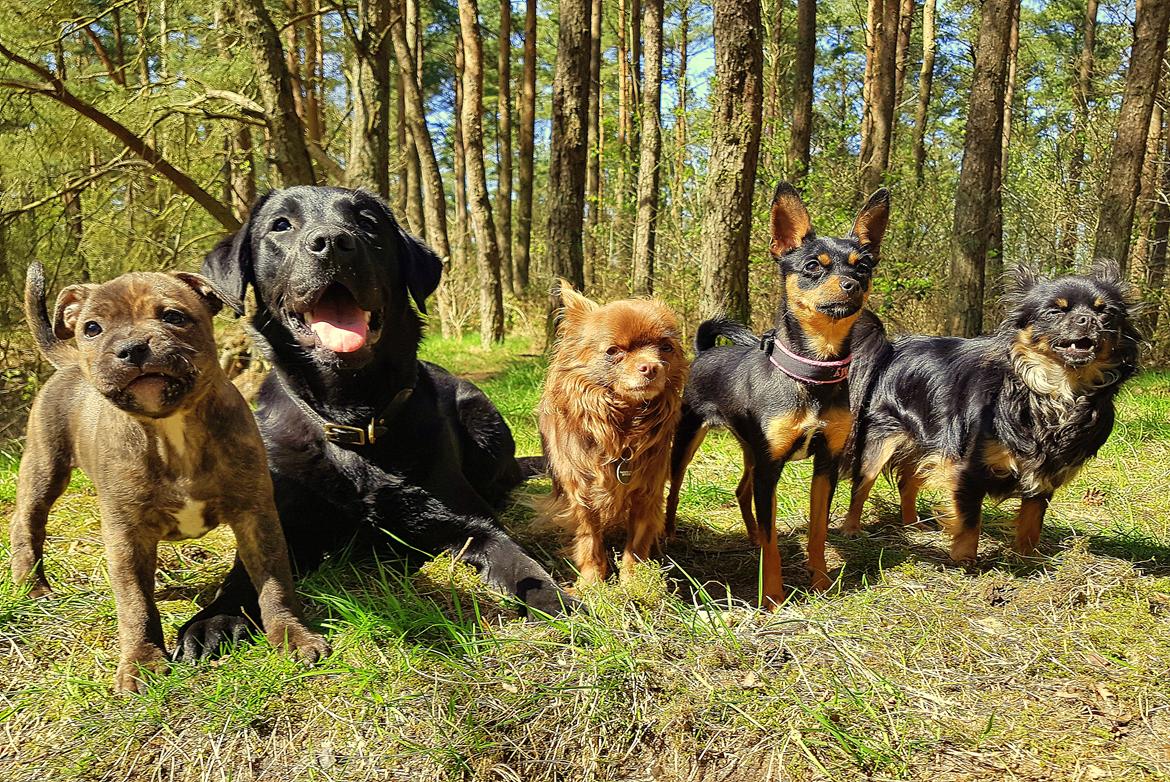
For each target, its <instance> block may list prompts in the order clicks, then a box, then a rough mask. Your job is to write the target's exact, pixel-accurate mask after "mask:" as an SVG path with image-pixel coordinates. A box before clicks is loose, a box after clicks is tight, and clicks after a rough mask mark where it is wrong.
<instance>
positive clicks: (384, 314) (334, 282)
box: [203, 187, 442, 367]
mask: <svg viewBox="0 0 1170 782" xmlns="http://www.w3.org/2000/svg"><path fill="white" fill-rule="evenodd" d="M203 268H204V272H205V273H206V274H208V275H209V276H210V277H211V278H212V279H214V280H216V281H217V282H219V283H220V284H222V285H224V286H225V287H226V288H228V289H229V290H233V291H236V292H238V295H239V296H240V298H241V299H242V298H243V295H244V289H245V288H246V286H247V285H248V283H252V284H254V285H255V287H256V292H257V299H258V301H259V303H260V305H261V307H262V308H263V309H264V310H265V312H264V314H263V317H261V318H260V319H259V320H258V324H259V326H260V327H261V330H263V331H265V332H268V333H271V329H274V328H275V329H281V330H283V331H284V332H285V334H284V335H281V339H280V341H281V342H286V343H287V342H291V343H293V344H296V345H299V346H300V348H302V349H303V350H304V351H305V352H307V353H308V354H310V355H311V356H312V357H313V359H314V360H316V361H318V362H322V363H327V364H332V363H340V364H343V365H345V366H347V367H359V366H362V365H364V364H366V363H368V362H369V361H370V360H371V358H372V357H373V355H374V353H375V351H376V349H377V346H378V344H379V342H380V340H382V339H383V338H384V337H385V333H386V332H387V330H388V329H395V328H401V327H402V324H403V322H404V320H403V319H404V317H413V316H412V315H410V316H408V315H407V312H408V310H409V304H408V298H407V295H408V293H409V294H410V295H413V296H414V299H415V301H416V303H417V305H418V307H419V309H420V310H421V311H423V312H425V311H426V309H425V306H424V301H425V299H426V296H427V295H428V294H429V293H430V292H431V291H433V290H434V289H435V287H436V286H437V285H438V282H439V274H440V271H441V269H442V264H441V263H440V262H439V259H438V258H437V257H435V255H434V254H433V253H432V252H430V250H428V249H426V248H425V247H423V246H422V245H421V244H420V243H419V242H418V241H417V240H415V239H414V238H413V237H411V236H409V235H408V234H406V233H405V232H403V231H402V230H401V228H399V226H398V224H397V222H396V221H395V220H394V216H393V214H392V213H391V211H390V208H389V207H388V206H387V205H386V203H385V202H384V201H382V200H381V199H379V198H378V197H376V196H374V195H372V194H370V193H366V192H364V191H361V190H348V189H344V188H333V187H290V188H288V189H285V190H278V191H275V192H273V193H270V194H269V195H268V196H267V197H265V198H264V199H263V200H262V201H260V202H259V203H258V204H257V205H256V207H255V208H254V209H253V211H252V214H251V216H250V217H249V219H248V222H247V224H246V225H245V226H244V228H243V229H241V231H240V232H239V233H238V234H237V235H236V236H234V237H232V238H231V239H230V240H225V242H223V243H221V244H220V246H218V247H216V248H215V250H213V251H212V252H211V254H209V255H208V257H207V259H206V260H205V261H204V267H203ZM412 322H414V321H412ZM416 328H417V326H416Z"/></svg>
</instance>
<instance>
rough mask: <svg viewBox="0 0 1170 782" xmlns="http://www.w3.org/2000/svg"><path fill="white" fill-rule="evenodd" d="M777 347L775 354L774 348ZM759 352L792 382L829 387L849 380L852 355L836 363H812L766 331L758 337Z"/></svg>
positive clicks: (811, 360)
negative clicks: (762, 352)
mask: <svg viewBox="0 0 1170 782" xmlns="http://www.w3.org/2000/svg"><path fill="white" fill-rule="evenodd" d="M777 347H779V348H780V350H779V351H778V352H777V351H776V350H775V348H777ZM760 350H762V351H764V353H765V354H766V355H767V356H768V360H769V361H771V362H772V366H774V367H776V368H777V369H779V370H780V371H781V372H783V373H784V374H786V375H788V376H789V377H790V378H792V379H793V380H796V381H799V382H801V383H809V384H811V385H818V386H819V385H831V384H833V383H842V382H844V381H846V380H848V379H849V365H850V364H851V363H853V354H852V353H850V354H849V355H848V356H846V357H845V358H843V359H840V360H838V361H814V360H813V359H811V358H805V357H804V356H798V355H797V354H795V353H793V352H792V351H791V350H789V349H788V348H786V347H785V346H784V343H782V342H780V341H779V340H777V339H776V331H775V330H772V331H766V332H764V334H763V335H762V336H761V337H760Z"/></svg>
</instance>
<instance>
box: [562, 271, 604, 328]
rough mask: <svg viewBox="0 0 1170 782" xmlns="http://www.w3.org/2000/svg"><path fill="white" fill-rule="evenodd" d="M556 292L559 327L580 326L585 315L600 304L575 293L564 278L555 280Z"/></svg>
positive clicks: (570, 284)
mask: <svg viewBox="0 0 1170 782" xmlns="http://www.w3.org/2000/svg"><path fill="white" fill-rule="evenodd" d="M556 293H557V295H558V296H560V298H561V327H562V328H564V329H569V330H576V329H578V328H580V326H581V324H582V323H583V322H584V321H585V318H586V316H588V315H589V313H591V312H594V311H595V310H597V309H598V308H599V307H600V306H601V305H599V304H598V303H597V302H595V301H593V300H592V299H587V298H585V297H584V296H582V295H581V294H580V293H577V291H576V290H575V289H574V288H573V284H572V283H570V282H569V281H568V280H565V279H560V280H557V289H556Z"/></svg>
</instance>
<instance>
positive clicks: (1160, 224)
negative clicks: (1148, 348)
mask: <svg viewBox="0 0 1170 782" xmlns="http://www.w3.org/2000/svg"><path fill="white" fill-rule="evenodd" d="M1160 185H1161V193H1160V195H1159V198H1158V202H1157V204H1155V206H1154V214H1153V221H1152V224H1151V226H1150V239H1149V246H1148V248H1147V257H1146V279H1145V283H1146V286H1145V287H1146V290H1147V291H1148V292H1149V296H1150V297H1151V298H1157V299H1160V300H1161V301H1163V302H1165V301H1166V300H1167V298H1166V294H1167V292H1168V291H1167V290H1166V285H1167V280H1168V277H1167V275H1166V255H1167V252H1166V251H1167V245H1168V244H1170V111H1163V125H1162V175H1161V181H1160ZM1158 310H1159V308H1158V307H1151V308H1150V314H1149V316H1148V325H1147V327H1146V329H1145V332H1146V334H1149V335H1151V336H1152V335H1154V334H1157V333H1158Z"/></svg>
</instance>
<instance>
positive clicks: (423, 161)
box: [390, 0, 458, 337]
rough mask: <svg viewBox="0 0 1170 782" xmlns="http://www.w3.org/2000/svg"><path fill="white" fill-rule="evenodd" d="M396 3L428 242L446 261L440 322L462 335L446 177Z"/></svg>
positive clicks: (394, 22)
mask: <svg viewBox="0 0 1170 782" xmlns="http://www.w3.org/2000/svg"><path fill="white" fill-rule="evenodd" d="M394 2H396V7H394V8H392V9H391V11H392V13H391V17H390V18H391V24H390V36H391V40H392V41H393V43H394V59H395V60H397V61H398V73H399V75H401V76H402V82H401V83H402V87H403V90H404V92H405V95H404V97H405V101H404V105H403V111H404V112H405V114H406V121H407V127H408V128H409V129H410V135H411V139H412V140H413V142H414V148H415V151H416V152H417V153H418V159H419V167H420V169H421V179H422V181H423V183H424V184H423V199H424V208H425V217H424V222H425V223H426V240H427V244H429V245H430V246H431V248H432V249H433V250H434V251H435V252H436V253H438V255H439V257H440V258H441V259H442V261H443V279H442V281H441V282H440V284H439V291H438V300H439V321H440V324H441V328H442V330H443V336H445V337H447V336H454V335H456V334H457V333H458V326H457V325H456V323H455V318H454V302H453V301H452V298H451V286H450V276H451V245H450V243H449V241H448V239H447V205H446V193H445V191H444V190H443V175H442V174H441V173H440V171H439V163H438V160H437V159H436V158H435V148H434V146H433V145H432V144H431V132H430V129H429V128H428V127H427V119H426V106H425V104H424V103H423V96H422V89H421V88H420V86H419V83H418V80H417V77H416V74H417V65H416V63H417V61H416V60H415V59H414V58H413V57H412V55H411V51H410V48H409V46H408V45H407V42H406V20H407V15H406V14H405V13H404V11H403V3H402V0H394Z"/></svg>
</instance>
